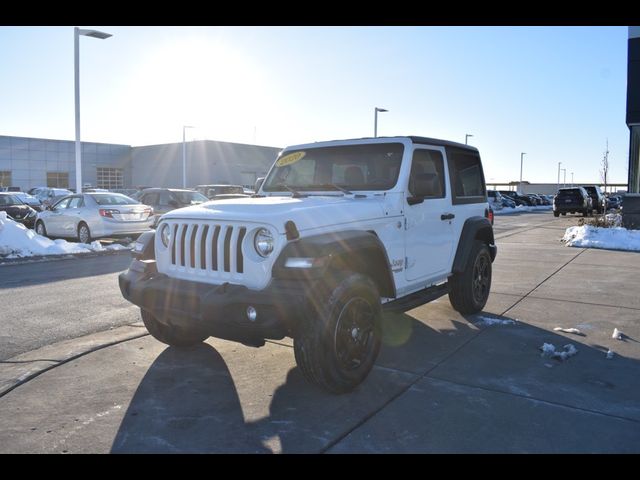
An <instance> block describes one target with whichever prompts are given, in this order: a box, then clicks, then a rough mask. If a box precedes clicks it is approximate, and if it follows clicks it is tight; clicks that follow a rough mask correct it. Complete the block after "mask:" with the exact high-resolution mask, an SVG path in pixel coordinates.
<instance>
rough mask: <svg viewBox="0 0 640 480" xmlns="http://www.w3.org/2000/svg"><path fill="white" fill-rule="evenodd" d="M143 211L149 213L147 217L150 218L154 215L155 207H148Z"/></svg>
mask: <svg viewBox="0 0 640 480" xmlns="http://www.w3.org/2000/svg"><path fill="white" fill-rule="evenodd" d="M143 213H146V214H147V218H149V217H150V216H151V215H153V208H151V207H147V208H145V209H144V211H143Z"/></svg>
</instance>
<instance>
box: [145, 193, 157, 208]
mask: <svg viewBox="0 0 640 480" xmlns="http://www.w3.org/2000/svg"><path fill="white" fill-rule="evenodd" d="M141 202H142V203H144V204H145V205H157V204H158V194H157V193H147V194H146V195H143V196H142V199H141Z"/></svg>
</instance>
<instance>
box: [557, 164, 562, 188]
mask: <svg viewBox="0 0 640 480" xmlns="http://www.w3.org/2000/svg"><path fill="white" fill-rule="evenodd" d="M560 165H562V162H558V189H559V188H560Z"/></svg>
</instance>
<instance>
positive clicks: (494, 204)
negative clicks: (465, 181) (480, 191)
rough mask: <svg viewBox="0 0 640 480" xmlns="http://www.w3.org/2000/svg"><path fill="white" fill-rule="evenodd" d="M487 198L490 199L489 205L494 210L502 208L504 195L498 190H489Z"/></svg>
mask: <svg viewBox="0 0 640 480" xmlns="http://www.w3.org/2000/svg"><path fill="white" fill-rule="evenodd" d="M487 198H488V199H489V205H490V206H491V208H493V209H494V210H502V207H503V204H502V200H503V197H502V195H501V194H500V192H498V191H497V190H487Z"/></svg>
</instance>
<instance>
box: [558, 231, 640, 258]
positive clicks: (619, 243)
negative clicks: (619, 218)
mask: <svg viewBox="0 0 640 480" xmlns="http://www.w3.org/2000/svg"><path fill="white" fill-rule="evenodd" d="M562 241H563V242H566V244H567V247H581V248H606V249H608V250H627V251H631V252H640V230H627V229H626V228H622V227H613V228H600V227H593V226H591V225H583V226H581V227H569V228H567V230H566V231H565V233H564V237H562Z"/></svg>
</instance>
